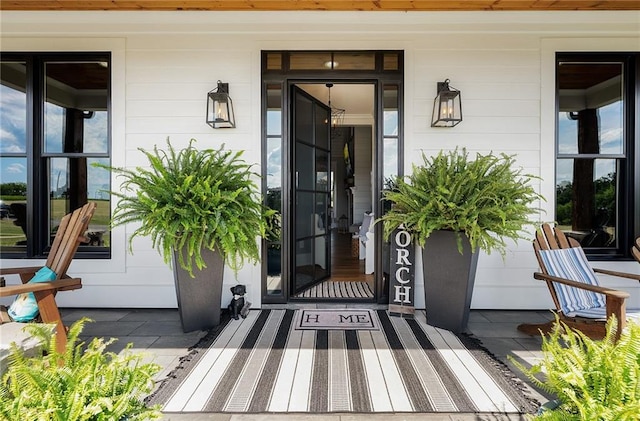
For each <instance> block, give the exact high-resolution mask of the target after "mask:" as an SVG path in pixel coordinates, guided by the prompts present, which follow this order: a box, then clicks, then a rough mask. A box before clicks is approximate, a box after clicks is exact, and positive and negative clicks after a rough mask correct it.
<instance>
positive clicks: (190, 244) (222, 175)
mask: <svg viewBox="0 0 640 421" xmlns="http://www.w3.org/2000/svg"><path fill="white" fill-rule="evenodd" d="M194 143H195V139H191V141H190V142H189V145H188V147H187V148H185V149H181V150H180V151H176V150H175V149H174V148H173V147H172V146H171V143H170V142H169V139H167V147H168V149H167V150H166V151H165V150H161V149H158V147H157V146H155V147H154V148H153V151H152V152H150V151H146V150H144V149H142V148H139V150H140V151H141V152H142V153H143V154H144V155H145V156H146V158H147V160H148V161H149V167H148V168H143V167H136V168H135V169H128V168H117V167H109V166H105V165H100V164H96V165H97V166H99V167H102V168H106V169H109V170H111V171H113V172H114V173H115V174H116V175H117V177H118V178H119V179H121V180H122V184H121V189H122V192H117V191H112V192H110V193H111V194H112V195H114V196H116V197H117V198H118V199H119V200H118V202H117V205H116V208H115V211H114V214H113V218H112V221H111V225H112V226H113V227H115V226H119V225H123V224H129V223H132V224H139V226H138V227H137V228H136V229H135V231H134V232H133V234H132V235H131V236H130V238H129V249H130V250H132V241H133V239H134V238H135V237H137V236H150V237H151V240H152V242H153V247H155V248H156V249H157V250H158V251H159V252H160V253H161V255H162V256H163V258H164V261H165V263H167V264H169V265H170V264H171V259H172V255H173V251H179V253H177V254H178V256H179V259H178V261H179V264H180V266H181V267H182V268H183V269H185V270H186V271H188V272H189V274H190V275H191V276H192V277H193V268H194V265H195V267H197V268H198V269H199V270H201V269H203V268H204V267H205V263H204V260H203V258H202V254H201V250H203V249H209V250H218V251H220V252H221V253H222V255H223V256H224V257H225V262H226V263H227V265H229V267H230V268H232V269H233V270H234V271H237V270H238V269H239V268H240V267H241V266H242V265H243V264H244V262H245V261H247V260H248V261H251V262H257V261H258V260H259V258H260V250H259V246H258V243H257V241H256V239H257V237H258V236H262V237H264V236H265V234H266V229H267V223H266V220H267V218H268V217H269V216H271V214H272V213H273V211H270V210H268V209H266V208H265V207H263V205H262V203H261V201H260V198H259V196H258V193H257V192H258V189H257V186H256V184H255V182H254V181H253V177H257V176H258V174H256V173H254V172H252V171H251V165H249V164H247V163H245V161H244V160H242V159H241V155H242V153H243V152H242V151H238V152H233V151H230V150H225V149H224V145H223V146H222V147H220V148H219V149H202V150H198V149H197V148H196V147H195V145H194Z"/></svg>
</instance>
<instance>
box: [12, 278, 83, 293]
mask: <svg viewBox="0 0 640 421" xmlns="http://www.w3.org/2000/svg"><path fill="white" fill-rule="evenodd" d="M80 288H82V280H81V279H80V278H70V279H59V280H57V281H52V282H38V283H30V284H22V285H9V286H5V287H2V288H0V297H9V296H12V295H18V294H22V293H23V292H35V291H47V290H61V291H68V290H73V289H80Z"/></svg>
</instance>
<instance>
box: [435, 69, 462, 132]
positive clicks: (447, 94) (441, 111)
mask: <svg viewBox="0 0 640 421" xmlns="http://www.w3.org/2000/svg"><path fill="white" fill-rule="evenodd" d="M461 121H462V104H461V103H460V91H459V90H457V89H456V88H453V87H451V86H449V79H446V80H445V81H444V82H438V95H437V96H436V97H435V99H434V100H433V116H432V117H431V127H453V126H455V125H457V124H458V123H460V122H461Z"/></svg>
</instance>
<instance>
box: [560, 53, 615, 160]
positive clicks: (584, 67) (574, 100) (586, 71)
mask: <svg viewBox="0 0 640 421" xmlns="http://www.w3.org/2000/svg"><path fill="white" fill-rule="evenodd" d="M622 70H623V68H622V63H560V65H559V66H558V73H557V77H558V103H559V114H558V153H559V154H585V153H588V154H623V153H624V147H623V145H624V142H623V134H624V133H623V129H624V119H623V84H622V82H623V73H622Z"/></svg>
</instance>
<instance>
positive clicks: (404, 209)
mask: <svg viewBox="0 0 640 421" xmlns="http://www.w3.org/2000/svg"><path fill="white" fill-rule="evenodd" d="M422 160H423V163H422V164H421V165H413V170H412V173H411V175H409V176H407V177H405V178H398V179H396V180H395V183H393V184H392V188H389V189H386V190H384V191H383V199H384V200H385V202H386V203H388V204H390V205H391V209H390V210H389V211H388V212H387V213H386V214H385V215H383V216H382V218H380V220H381V221H383V222H384V234H385V238H388V236H389V235H390V234H391V233H392V232H393V231H394V230H395V229H396V228H398V227H399V226H400V225H403V226H404V228H405V229H407V230H408V231H410V232H411V233H412V234H413V235H414V236H415V239H416V241H417V243H418V244H419V245H424V242H425V240H426V239H427V238H428V237H429V236H430V235H431V233H432V232H433V231H437V230H450V231H456V232H460V233H464V234H466V236H467V237H468V238H469V242H470V243H471V250H472V251H476V249H478V248H479V249H481V250H484V251H486V252H487V253H490V252H491V250H494V249H495V250H497V251H499V252H500V253H501V254H503V255H504V253H505V250H506V243H505V241H504V239H505V238H511V239H513V240H517V239H521V238H526V236H525V233H524V232H523V227H524V226H526V225H531V224H533V223H534V222H533V221H532V220H531V219H530V215H532V214H535V213H537V212H538V210H539V209H538V208H536V207H535V206H534V204H535V203H536V202H537V201H539V200H543V198H542V196H541V195H540V194H538V193H536V191H535V189H534V188H533V186H531V185H530V183H531V181H533V180H534V179H537V177H536V176H533V175H530V174H525V173H523V172H522V170H520V169H516V168H514V161H515V159H514V157H513V156H509V155H505V154H500V155H493V154H488V155H481V154H477V155H476V157H475V159H473V160H471V159H469V154H468V153H467V151H466V149H458V148H456V149H455V150H453V151H450V152H444V151H440V153H438V155H436V156H434V157H432V158H428V157H426V156H425V155H424V154H423V155H422ZM458 249H459V250H460V253H462V243H461V241H458Z"/></svg>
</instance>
